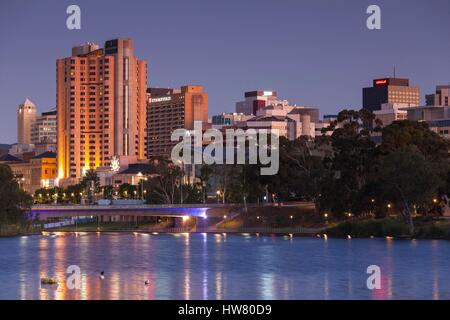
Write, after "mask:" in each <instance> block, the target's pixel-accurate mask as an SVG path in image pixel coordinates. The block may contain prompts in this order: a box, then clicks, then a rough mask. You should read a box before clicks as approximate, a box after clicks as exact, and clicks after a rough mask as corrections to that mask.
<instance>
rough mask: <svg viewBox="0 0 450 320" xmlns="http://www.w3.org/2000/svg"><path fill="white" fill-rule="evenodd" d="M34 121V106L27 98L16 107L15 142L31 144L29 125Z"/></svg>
mask: <svg viewBox="0 0 450 320" xmlns="http://www.w3.org/2000/svg"><path fill="white" fill-rule="evenodd" d="M35 121H36V106H35V105H34V103H33V102H31V101H30V100H29V99H26V100H25V101H24V103H22V104H20V105H19V108H18V109H17V143H18V144H31V127H32V126H33V124H34V122H35Z"/></svg>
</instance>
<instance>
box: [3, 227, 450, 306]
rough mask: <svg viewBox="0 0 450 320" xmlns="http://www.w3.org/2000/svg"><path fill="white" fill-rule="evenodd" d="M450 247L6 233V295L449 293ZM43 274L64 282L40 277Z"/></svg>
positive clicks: (240, 296) (357, 295) (308, 296)
mask: <svg viewBox="0 0 450 320" xmlns="http://www.w3.org/2000/svg"><path fill="white" fill-rule="evenodd" d="M286 240H289V241H286ZM449 249H450V244H449V243H448V242H440V241H425V240H421V241H396V240H386V239H383V240H380V239H367V240H362V239H352V240H351V241H350V240H336V239H328V240H324V239H315V238H314V239H310V238H292V237H288V238H287V239H284V238H283V237H275V236H264V235H260V236H259V237H257V236H255V235H250V234H244V235H237V236H233V235H228V236H226V235H223V234H209V235H207V234H178V235H165V234H158V235H143V234H132V233H131V234H97V233H94V234H78V235H74V234H57V235H49V236H32V237H31V236H30V237H19V238H13V239H7V240H6V239H0V256H2V257H4V258H3V259H2V261H1V262H0V266H1V271H2V272H1V273H0V281H1V282H2V283H3V284H4V288H5V290H2V291H0V298H1V299H188V300H189V299H400V298H404V299H414V298H420V299H449V298H450V275H449V273H448V272H447V271H446V268H448V265H449V264H450V250H449ZM373 264H375V265H379V266H380V268H381V271H382V272H381V289H380V290H373V291H370V290H368V289H367V287H366V280H367V277H368V275H367V273H366V269H367V267H368V266H369V265H373ZM70 265H78V266H79V267H80V269H81V289H80V290H70V289H69V288H68V287H67V285H66V277H67V276H68V274H66V270H67V267H68V266H70ZM13 266H14V267H13ZM102 270H104V271H105V279H103V280H102V279H100V277H99V273H100V271H102ZM42 277H52V278H55V279H57V280H58V282H59V285H58V286H41V285H40V278H42ZM146 280H147V281H148V283H147V284H146V283H145V281H146ZM6 288H10V290H9V289H8V290H6Z"/></svg>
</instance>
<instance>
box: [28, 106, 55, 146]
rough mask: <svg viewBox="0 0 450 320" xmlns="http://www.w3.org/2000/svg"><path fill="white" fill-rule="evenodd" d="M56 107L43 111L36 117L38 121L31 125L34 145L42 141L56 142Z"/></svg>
mask: <svg viewBox="0 0 450 320" xmlns="http://www.w3.org/2000/svg"><path fill="white" fill-rule="evenodd" d="M56 133H57V132H56V109H53V110H50V111H48V112H43V113H42V115H40V116H38V117H36V121H35V122H34V124H33V125H32V127H31V143H32V144H34V145H37V144H41V143H54V144H56Z"/></svg>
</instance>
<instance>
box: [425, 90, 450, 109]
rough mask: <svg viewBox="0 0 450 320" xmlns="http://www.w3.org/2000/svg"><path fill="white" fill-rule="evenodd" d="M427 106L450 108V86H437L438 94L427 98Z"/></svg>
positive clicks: (429, 95)
mask: <svg viewBox="0 0 450 320" xmlns="http://www.w3.org/2000/svg"><path fill="white" fill-rule="evenodd" d="M425 100H426V104H427V106H441V107H444V106H449V100H450V85H445V86H437V87H436V93H434V94H428V95H426V96H425Z"/></svg>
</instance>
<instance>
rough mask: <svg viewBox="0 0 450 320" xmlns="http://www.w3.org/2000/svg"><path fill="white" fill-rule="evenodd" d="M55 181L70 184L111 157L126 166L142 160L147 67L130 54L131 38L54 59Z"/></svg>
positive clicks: (91, 45) (87, 46) (81, 48)
mask: <svg viewBox="0 0 450 320" xmlns="http://www.w3.org/2000/svg"><path fill="white" fill-rule="evenodd" d="M56 76H57V79H56V86H57V93H56V100H57V111H58V112H57V115H58V178H59V179H70V181H71V182H76V181H77V180H78V179H79V178H80V177H82V175H83V173H84V172H85V171H86V170H89V169H96V168H98V167H103V166H109V165H110V161H111V158H112V157H113V156H117V157H118V158H119V159H120V161H121V163H132V162H135V161H138V160H141V159H143V158H144V156H145V151H146V150H145V134H146V132H145V127H146V88H147V64H146V62H145V61H143V60H139V59H137V58H136V57H135V56H134V54H133V40H131V39H114V40H109V41H106V43H105V46H104V48H100V47H99V45H97V44H94V43H86V44H84V45H81V46H78V47H74V48H72V55H71V56H70V57H67V58H63V59H58V60H57V61H56Z"/></svg>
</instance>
